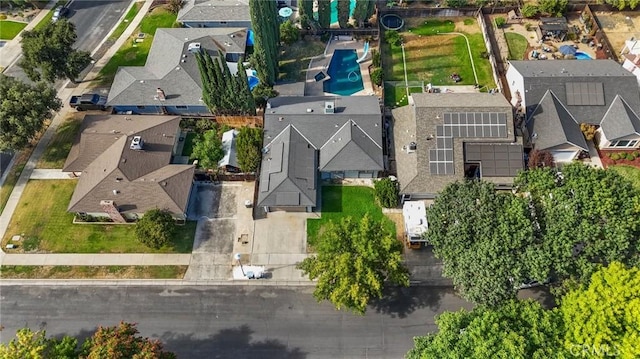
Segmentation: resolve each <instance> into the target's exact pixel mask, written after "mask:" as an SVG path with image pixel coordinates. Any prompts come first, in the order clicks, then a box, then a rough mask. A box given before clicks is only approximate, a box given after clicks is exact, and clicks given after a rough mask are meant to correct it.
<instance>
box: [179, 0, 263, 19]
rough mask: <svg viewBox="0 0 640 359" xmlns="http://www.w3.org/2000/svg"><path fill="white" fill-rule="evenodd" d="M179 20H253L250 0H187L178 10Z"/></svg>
mask: <svg viewBox="0 0 640 359" xmlns="http://www.w3.org/2000/svg"><path fill="white" fill-rule="evenodd" d="M177 20H178V21H179V22H187V21H201V22H206V21H251V15H250V13H249V2H248V0H187V1H186V2H185V4H184V6H183V7H182V8H181V9H180V11H179V12H178V19H177Z"/></svg>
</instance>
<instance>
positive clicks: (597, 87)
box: [565, 82, 605, 106]
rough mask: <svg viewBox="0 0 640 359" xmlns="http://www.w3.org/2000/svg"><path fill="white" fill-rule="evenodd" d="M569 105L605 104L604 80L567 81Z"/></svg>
mask: <svg viewBox="0 0 640 359" xmlns="http://www.w3.org/2000/svg"><path fill="white" fill-rule="evenodd" d="M565 89H566V90H567V105H569V106H604V105H605V103H604V89H603V87H602V82H567V83H566V84H565Z"/></svg>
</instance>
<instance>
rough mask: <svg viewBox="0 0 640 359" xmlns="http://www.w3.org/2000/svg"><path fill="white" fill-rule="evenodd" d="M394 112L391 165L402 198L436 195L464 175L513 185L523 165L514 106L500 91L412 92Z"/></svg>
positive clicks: (498, 185)
mask: <svg viewBox="0 0 640 359" xmlns="http://www.w3.org/2000/svg"><path fill="white" fill-rule="evenodd" d="M392 115H393V121H394V128H393V136H394V159H395V168H396V171H397V177H398V182H399V183H400V193H401V195H402V196H403V198H404V199H405V200H413V199H420V198H435V197H436V196H437V194H438V192H440V191H441V190H442V189H444V187H445V186H446V185H448V184H449V183H451V182H454V181H456V180H460V179H464V178H482V179H483V180H487V181H491V182H493V183H495V184H496V187H497V188H511V186H512V184H513V178H514V177H515V176H516V174H517V173H518V171H519V170H522V169H523V168H524V160H523V146H522V139H521V138H520V137H516V134H515V130H514V123H513V108H512V106H511V105H510V104H509V102H508V101H507V100H506V99H505V98H504V96H502V95H501V94H495V93H494V94H491V93H414V94H412V95H411V98H410V100H409V105H407V106H403V107H399V108H396V109H394V110H392Z"/></svg>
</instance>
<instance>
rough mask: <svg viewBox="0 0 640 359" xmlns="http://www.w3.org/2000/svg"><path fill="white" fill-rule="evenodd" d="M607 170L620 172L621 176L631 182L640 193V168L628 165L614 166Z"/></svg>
mask: <svg viewBox="0 0 640 359" xmlns="http://www.w3.org/2000/svg"><path fill="white" fill-rule="evenodd" d="M607 169H611V170H613V171H616V172H618V174H619V175H621V176H622V177H624V178H626V179H627V180H629V181H630V182H631V183H632V184H633V187H635V188H636V189H637V190H638V191H640V168H637V167H633V166H628V165H613V166H609V167H607Z"/></svg>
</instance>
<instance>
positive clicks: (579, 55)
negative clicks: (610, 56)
mask: <svg viewBox="0 0 640 359" xmlns="http://www.w3.org/2000/svg"><path fill="white" fill-rule="evenodd" d="M576 59H578V60H593V59H592V58H591V56H589V55H588V54H585V53H584V52H580V51H577V52H576Z"/></svg>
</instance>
